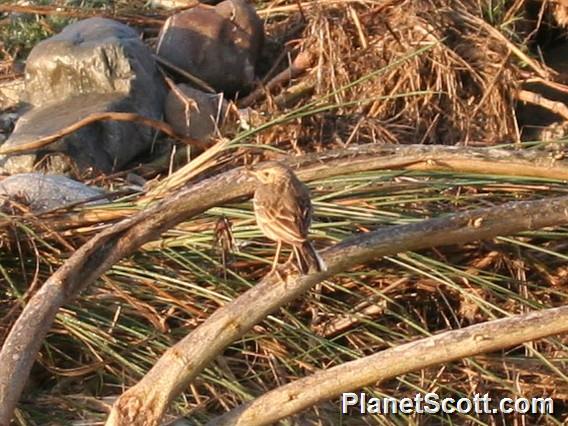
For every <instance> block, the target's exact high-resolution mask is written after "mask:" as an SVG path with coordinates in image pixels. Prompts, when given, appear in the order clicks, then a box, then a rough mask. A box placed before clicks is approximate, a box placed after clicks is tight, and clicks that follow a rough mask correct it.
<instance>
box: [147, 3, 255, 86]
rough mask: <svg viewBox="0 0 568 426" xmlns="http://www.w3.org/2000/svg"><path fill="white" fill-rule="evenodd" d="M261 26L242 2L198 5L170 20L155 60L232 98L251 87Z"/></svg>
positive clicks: (252, 12) (250, 7) (250, 8)
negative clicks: (188, 74) (178, 69)
mask: <svg viewBox="0 0 568 426" xmlns="http://www.w3.org/2000/svg"><path fill="white" fill-rule="evenodd" d="M263 40H264V26H263V23H262V20H261V19H260V18H259V17H258V15H257V14H256V10H255V9H254V8H253V7H252V6H251V5H249V4H248V3H247V1H246V0H225V1H223V2H221V3H219V4H217V5H216V6H208V5H204V4H200V5H198V6H196V7H194V8H191V9H189V10H185V11H183V12H180V13H177V14H175V15H173V16H171V17H170V18H169V19H168V20H167V21H166V23H165V24H164V27H163V28H162V31H161V32H160V39H159V42H158V46H157V52H158V54H159V55H160V56H161V57H163V58H164V59H166V60H168V61H169V62H171V63H173V64H174V65H176V66H178V67H180V68H182V69H184V70H186V71H188V72H189V73H191V74H193V75H195V76H196V77H198V78H200V79H201V80H203V81H205V82H207V83H209V84H210V85H211V86H212V87H213V88H215V90H218V91H222V92H226V93H230V94H233V93H236V92H242V91H244V90H246V89H247V88H248V87H249V86H250V85H251V84H252V82H253V81H254V77H255V66H256V61H257V59H258V56H259V54H260V49H261V47H262V43H263Z"/></svg>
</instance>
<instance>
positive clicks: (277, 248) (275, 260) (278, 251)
mask: <svg viewBox="0 0 568 426" xmlns="http://www.w3.org/2000/svg"><path fill="white" fill-rule="evenodd" d="M280 250H282V241H277V242H276V254H275V255H274V261H273V262H272V269H271V270H270V272H271V273H272V272H274V271H275V270H276V265H278V260H279V258H280Z"/></svg>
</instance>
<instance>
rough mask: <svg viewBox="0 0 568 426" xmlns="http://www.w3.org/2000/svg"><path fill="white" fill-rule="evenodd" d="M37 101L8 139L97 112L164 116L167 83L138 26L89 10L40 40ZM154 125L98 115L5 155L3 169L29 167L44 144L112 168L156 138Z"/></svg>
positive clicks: (31, 99)
mask: <svg viewBox="0 0 568 426" xmlns="http://www.w3.org/2000/svg"><path fill="white" fill-rule="evenodd" d="M25 84H26V89H25V92H26V98H27V99H26V100H27V102H28V103H29V104H30V105H31V106H32V108H31V109H30V110H29V111H28V112H26V113H25V114H24V115H23V116H22V117H21V118H20V120H18V122H17V123H16V126H15V129H14V132H13V133H12V135H11V136H10V138H9V139H8V140H7V141H6V142H5V146H8V147H13V146H21V145H25V144H27V143H29V142H33V141H35V140H37V139H38V138H41V137H45V136H49V135H52V134H54V133H57V132H58V131H60V130H61V129H64V128H65V127H67V126H69V125H71V124H74V123H76V122H78V121H80V120H81V119H84V118H86V117H87V116H89V115H91V114H93V113H99V112H134V113H137V114H140V115H143V116H146V117H149V118H154V119H160V118H161V116H162V113H163V102H164V99H165V96H166V88H165V85H164V83H163V81H162V79H161V76H160V74H159V72H158V69H157V67H156V64H155V61H154V59H153V57H152V52H151V50H150V49H149V48H148V47H147V46H146V45H145V44H144V43H143V42H142V41H141V40H140V36H139V34H138V33H137V32H136V31H135V30H133V29H132V28H130V27H128V26H126V25H124V24H121V23H119V22H116V21H113V20H110V19H104V18H90V19H86V20H83V21H79V22H76V23H74V24H71V25H69V26H67V27H66V28H64V29H63V31H62V32H61V33H59V34H57V35H55V36H53V37H50V38H49V39H46V40H44V41H42V42H40V43H39V44H37V45H36V46H35V47H34V48H33V49H32V51H31V53H30V55H29V57H28V60H27V64H26V71H25ZM153 133H154V132H153V130H152V129H150V128H148V127H146V126H143V125H140V124H135V123H131V122H119V121H99V122H96V123H94V124H91V125H88V126H86V127H83V128H81V129H80V130H79V131H77V132H75V133H72V134H70V135H69V136H66V137H64V138H62V139H60V140H59V141H58V142H57V143H55V144H51V145H48V146H46V147H44V148H42V149H40V150H38V151H36V152H32V153H26V154H23V155H13V156H11V157H9V158H0V170H2V169H4V171H5V172H8V173H15V172H18V171H30V170H31V169H30V165H32V166H33V163H34V162H35V161H36V159H37V157H38V156H39V155H41V154H42V153H43V152H46V151H47V152H50V151H51V152H53V151H56V152H63V153H65V154H68V155H69V156H70V157H71V158H73V160H75V161H76V162H77V164H78V165H79V166H80V167H91V166H93V167H95V168H97V169H99V170H101V171H105V172H110V171H113V170H117V169H120V168H122V167H123V166H125V165H126V164H127V163H128V162H129V161H130V160H132V159H133V158H134V157H135V156H137V155H139V154H140V153H142V152H144V151H145V150H147V149H148V148H149V147H150V145H151V144H152V138H153Z"/></svg>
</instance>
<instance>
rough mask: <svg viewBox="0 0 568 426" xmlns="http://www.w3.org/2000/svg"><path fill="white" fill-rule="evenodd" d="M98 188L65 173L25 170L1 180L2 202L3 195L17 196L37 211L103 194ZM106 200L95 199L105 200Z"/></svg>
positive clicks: (20, 200)
mask: <svg viewBox="0 0 568 426" xmlns="http://www.w3.org/2000/svg"><path fill="white" fill-rule="evenodd" d="M104 193H105V192H104V191H103V190H101V189H98V188H93V187H90V186H87V185H85V184H83V183H81V182H77V181H75V180H73V179H69V178H68V177H65V176H57V175H43V174H41V173H22V174H16V175H12V176H9V177H7V178H6V179H4V180H1V181H0V205H2V204H3V203H2V201H3V200H2V199H3V198H4V199H6V198H7V199H14V200H15V201H18V202H19V203H22V204H25V205H26V206H28V207H30V209H31V210H32V211H33V212H35V213H41V212H44V211H48V210H52V209H55V208H59V207H64V206H66V205H69V204H73V203H77V202H80V201H85V200H89V199H92V198H94V197H98V196H101V195H103V194H104ZM104 202H105V201H104V200H97V201H93V202H92V203H97V204H100V203H104Z"/></svg>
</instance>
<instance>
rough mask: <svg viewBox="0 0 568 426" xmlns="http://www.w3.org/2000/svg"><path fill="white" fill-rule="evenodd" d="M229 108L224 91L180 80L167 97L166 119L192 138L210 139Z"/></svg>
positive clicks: (181, 132) (178, 131)
mask: <svg viewBox="0 0 568 426" xmlns="http://www.w3.org/2000/svg"><path fill="white" fill-rule="evenodd" d="M226 112H227V102H226V101H225V100H224V99H223V96H222V95H213V94H209V93H204V92H201V91H200V90H196V89H194V88H192V87H191V86H188V85H187V84H179V85H177V86H176V90H172V91H171V92H170V94H169V95H168V97H167V98H166V106H165V117H166V121H167V122H168V123H169V124H170V125H171V126H172V127H173V128H174V130H175V131H176V132H177V133H179V134H182V135H185V136H188V137H190V138H192V139H197V140H201V141H207V140H208V139H209V138H210V137H211V136H212V135H213V134H214V133H215V131H216V130H217V129H218V128H220V127H221V125H222V122H223V119H224V117H225V114H226Z"/></svg>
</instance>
